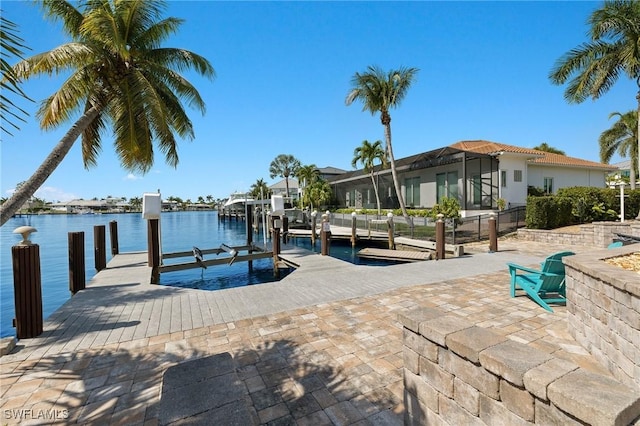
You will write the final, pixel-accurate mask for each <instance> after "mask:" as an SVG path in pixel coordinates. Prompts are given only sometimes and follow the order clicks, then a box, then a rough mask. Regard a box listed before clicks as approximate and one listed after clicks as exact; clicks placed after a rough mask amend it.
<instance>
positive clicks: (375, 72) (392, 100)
mask: <svg viewBox="0 0 640 426" xmlns="http://www.w3.org/2000/svg"><path fill="white" fill-rule="evenodd" d="M417 73H418V69H417V68H404V67H402V68H399V69H397V70H390V71H389V72H387V73H385V72H384V71H382V69H380V68H379V67H377V66H372V65H370V66H369V67H367V70H366V71H365V72H363V73H358V72H357V73H355V74H354V76H353V77H352V79H351V90H350V91H349V94H348V95H347V98H346V99H345V103H346V104H347V105H351V104H352V103H353V102H354V101H356V100H359V101H360V102H362V105H363V106H362V110H363V111H369V112H370V113H371V115H375V114H376V113H378V112H379V113H380V122H381V123H382V125H383V126H384V137H385V142H386V147H385V151H386V153H387V156H388V158H389V162H390V163H391V174H392V176H393V185H394V187H395V190H396V195H397V197H398V201H399V203H400V209H401V210H402V215H403V216H404V218H405V220H406V221H407V223H411V220H410V219H409V214H408V213H407V207H406V205H405V202H404V197H403V196H402V190H401V188H400V181H399V179H398V173H397V171H396V163H395V159H394V157H393V146H392V145H391V115H390V114H389V109H391V108H396V107H398V106H399V105H400V103H401V102H402V100H403V99H404V97H405V96H406V94H407V91H408V90H409V88H410V87H411V84H412V83H413V81H414V80H415V77H416V74H417Z"/></svg>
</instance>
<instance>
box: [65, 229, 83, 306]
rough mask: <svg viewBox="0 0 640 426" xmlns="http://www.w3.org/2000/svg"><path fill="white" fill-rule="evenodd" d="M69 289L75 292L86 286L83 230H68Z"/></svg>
mask: <svg viewBox="0 0 640 426" xmlns="http://www.w3.org/2000/svg"><path fill="white" fill-rule="evenodd" d="M68 239H69V291H70V292H71V294H72V295H73V294H76V293H77V292H79V291H80V290H84V289H85V286H86V275H85V274H86V273H85V263H84V232H69V234H68Z"/></svg>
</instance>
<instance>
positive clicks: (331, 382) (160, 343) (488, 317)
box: [0, 240, 606, 425]
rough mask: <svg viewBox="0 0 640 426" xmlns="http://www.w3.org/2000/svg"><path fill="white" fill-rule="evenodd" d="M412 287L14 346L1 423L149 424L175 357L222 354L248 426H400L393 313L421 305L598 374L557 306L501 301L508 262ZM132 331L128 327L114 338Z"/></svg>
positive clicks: (515, 246)
mask: <svg viewBox="0 0 640 426" xmlns="http://www.w3.org/2000/svg"><path fill="white" fill-rule="evenodd" d="M500 248H501V250H504V251H505V252H511V253H513V254H514V255H517V254H522V253H524V252H526V253H527V254H528V255H530V256H537V257H539V258H540V259H541V258H542V257H544V256H545V255H547V254H549V253H552V252H554V251H559V249H562V248H558V247H552V246H548V245H542V244H535V243H529V242H527V243H526V246H525V247H522V244H520V243H518V242H517V240H515V241H514V240H512V241H505V242H501V243H500ZM516 257H517V256H516ZM444 262H447V261H446V260H445V261H444ZM444 262H443V265H444V264H445V263H444ZM452 262H455V261H452ZM329 278H330V277H325V279H329ZM424 280H425V281H427V280H426V278H425V279H424ZM415 281H416V283H415V285H409V286H403V287H400V288H395V289H392V290H389V291H386V292H381V293H377V294H374V295H371V296H358V297H351V298H346V299H343V300H335V301H328V302H326V303H319V304H316V305H314V306H306V307H301V308H296V309H288V310H286V311H282V312H276V313H270V314H266V315H260V316H256V317H252V318H246V319H239V320H234V321H227V322H222V323H219V324H214V325H207V326H196V327H192V328H189V329H184V330H183V329H181V330H179V331H175V332H166V333H157V334H155V335H152V336H149V337H146V336H145V337H140V338H135V336H131V338H129V339H127V340H126V341H117V339H115V341H114V342H112V343H110V342H107V341H105V342H103V343H101V344H100V345H88V346H87V347H82V346H76V348H75V349H74V350H70V351H66V350H64V348H65V346H64V345H63V346H60V345H58V346H59V349H58V350H57V351H51V350H50V349H51V347H52V345H55V343H52V342H48V343H47V344H46V345H44V346H37V345H34V346H33V347H32V348H31V347H29V344H28V343H26V345H27V346H26V347H23V348H20V343H22V342H19V347H18V348H17V350H16V351H14V352H13V353H12V354H10V355H8V356H5V357H2V358H0V364H1V365H0V369H1V370H0V380H1V384H0V386H1V388H0V396H1V403H0V412H1V413H2V418H1V421H2V423H8V424H15V423H19V421H18V420H19V419H18V417H22V419H23V420H22V421H21V424H43V423H58V424H69V423H78V424H140V425H142V424H145V425H147V424H148V425H153V424H158V423H159V422H160V420H159V418H158V412H159V410H158V406H159V402H160V395H161V390H162V378H163V374H164V372H165V371H166V370H167V369H168V368H169V367H171V366H173V365H176V364H178V363H181V362H184V361H188V360H193V359H196V358H202V357H205V356H208V355H213V354H221V353H229V354H231V356H232V357H233V360H234V363H235V366H236V372H237V374H238V378H239V380H240V381H241V382H242V383H240V385H241V386H242V387H243V388H244V389H245V390H246V392H245V395H246V396H245V401H246V404H247V406H248V407H249V410H250V413H251V417H252V418H253V420H254V423H255V424H272V425H277V424H282V425H284V424H292V425H294V424H297V425H325V424H326V425H348V424H362V425H365V424H372V425H394V424H397V425H400V424H402V422H403V412H404V407H403V403H402V399H403V398H402V393H403V384H402V365H403V359H402V328H401V326H400V324H399V323H398V322H397V314H398V313H399V312H403V311H405V310H407V309H411V308H415V307H420V306H431V307H438V308H439V309H441V310H442V311H446V312H450V311H451V312H454V313H456V314H458V315H462V316H465V317H466V318H468V319H469V320H470V321H472V322H474V323H476V324H477V325H480V326H483V327H489V328H493V329H495V330H497V331H499V332H501V333H504V334H505V335H508V336H509V337H510V338H512V339H515V340H517V341H519V342H523V343H527V344H530V345H532V346H534V347H536V348H538V349H541V350H543V351H546V352H549V353H554V354H555V355H556V356H559V357H563V358H568V359H571V360H573V361H574V362H576V363H578V364H579V365H581V366H583V367H586V368H591V369H594V370H597V371H599V372H601V373H605V374H606V372H605V371H604V370H603V368H601V367H600V366H599V365H598V364H597V363H595V362H594V361H593V360H592V359H591V357H590V356H589V355H588V353H587V352H586V351H585V350H584V349H583V348H582V347H580V346H579V345H577V344H576V343H575V341H573V339H572V338H571V337H570V336H569V334H568V333H567V330H566V323H565V314H566V313H565V308H563V307H559V308H557V309H555V312H554V313H553V314H551V313H548V312H546V311H544V310H543V309H542V308H540V307H539V306H538V305H536V304H535V303H534V302H532V301H530V300H529V299H528V298H526V297H524V296H523V297H517V298H513V299H512V298H510V297H509V277H508V274H507V271H506V266H505V268H504V269H503V270H500V271H496V272H490V273H484V274H483V273H480V274H476V275H473V276H467V277H460V278H455V279H445V280H440V281H437V282H431V283H429V284H421V278H420V277H419V276H416V277H415ZM259 287H260V286H257V287H256V288H259ZM114 320H117V318H116V319H114ZM131 326H132V324H126V321H125V322H124V323H123V324H122V328H123V333H124V332H125V330H127V328H131ZM121 334H122V333H121Z"/></svg>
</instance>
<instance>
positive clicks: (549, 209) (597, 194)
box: [526, 187, 640, 229]
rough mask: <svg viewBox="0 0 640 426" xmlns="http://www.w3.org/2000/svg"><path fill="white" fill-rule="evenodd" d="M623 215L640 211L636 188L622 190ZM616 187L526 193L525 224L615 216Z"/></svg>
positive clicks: (549, 226) (536, 225)
mask: <svg viewBox="0 0 640 426" xmlns="http://www.w3.org/2000/svg"><path fill="white" fill-rule="evenodd" d="M625 195H626V197H625V204H624V205H625V214H624V217H625V219H635V218H636V217H637V216H638V212H639V211H640V189H634V190H629V189H627V190H625ZM619 214H620V190H619V189H611V188H592V187H571V188H562V189H559V190H558V194H557V195H552V196H544V197H536V196H529V197H527V214H526V224H527V227H528V228H531V229H553V228H559V227H562V226H567V225H575V224H581V223H591V222H599V221H615V220H618V219H619V218H618V215H619Z"/></svg>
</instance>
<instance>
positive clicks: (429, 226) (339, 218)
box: [331, 206, 526, 244]
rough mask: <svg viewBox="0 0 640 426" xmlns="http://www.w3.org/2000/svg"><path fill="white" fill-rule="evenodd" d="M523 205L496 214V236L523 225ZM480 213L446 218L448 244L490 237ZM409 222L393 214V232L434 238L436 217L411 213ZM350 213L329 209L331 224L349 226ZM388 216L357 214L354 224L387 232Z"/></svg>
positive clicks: (408, 236)
mask: <svg viewBox="0 0 640 426" xmlns="http://www.w3.org/2000/svg"><path fill="white" fill-rule="evenodd" d="M525 216H526V207H525V206H520V207H514V208H512V209H508V210H503V211H501V212H498V213H496V214H495V218H496V227H497V232H498V236H500V235H505V234H509V233H511V232H515V231H516V230H517V229H518V228H522V227H524V226H525ZM490 217H491V215H489V214H483V215H478V216H470V217H465V218H462V219H459V221H458V223H457V224H454V223H453V220H449V219H446V220H445V242H446V243H447V244H464V243H469V242H473V241H483V240H488V239H489V218H490ZM409 219H410V220H411V223H407V221H406V220H405V218H404V217H403V216H393V223H394V234H395V235H396V236H401V237H407V238H413V239H417V240H430V241H435V220H433V219H431V218H428V217H422V216H410V217H409ZM352 220H353V219H352V215H351V214H350V213H332V214H331V224H332V225H336V226H343V227H349V228H350V227H351V224H352ZM386 220H387V217H386V216H385V215H371V214H356V228H357V229H361V230H366V231H369V230H371V231H379V232H387V224H386Z"/></svg>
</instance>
